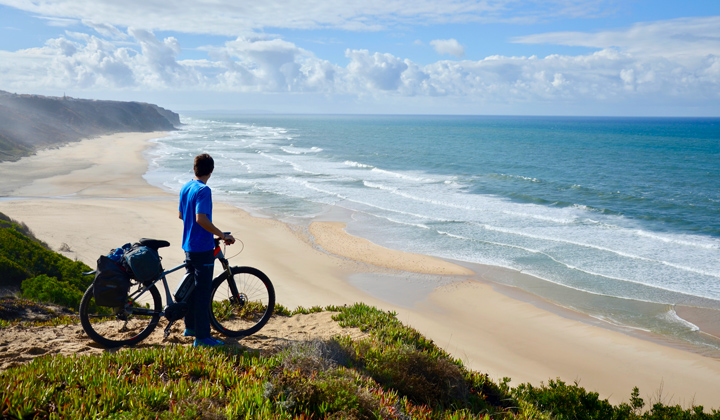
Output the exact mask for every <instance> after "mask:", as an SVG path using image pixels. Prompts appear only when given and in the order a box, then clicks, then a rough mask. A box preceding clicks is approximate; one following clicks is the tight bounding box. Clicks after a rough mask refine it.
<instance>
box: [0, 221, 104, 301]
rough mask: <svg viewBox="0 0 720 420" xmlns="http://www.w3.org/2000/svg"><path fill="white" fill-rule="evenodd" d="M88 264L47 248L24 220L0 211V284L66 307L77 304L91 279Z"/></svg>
mask: <svg viewBox="0 0 720 420" xmlns="http://www.w3.org/2000/svg"><path fill="white" fill-rule="evenodd" d="M90 270H91V268H90V267H88V266H87V265H85V264H83V263H82V262H78V261H72V260H70V259H69V258H67V257H65V256H63V255H61V254H58V253H56V252H53V251H51V250H50V249H48V247H47V245H46V244H44V243H42V242H40V241H38V240H37V239H36V238H35V237H34V236H33V234H32V232H30V230H29V229H28V228H27V226H25V225H24V224H21V223H17V222H15V221H14V220H12V219H10V218H8V217H7V216H5V215H3V214H1V213H0V273H2V279H1V280H0V288H5V289H7V290H10V291H18V290H20V291H21V295H22V296H23V297H26V298H29V299H33V300H37V301H41V302H50V303H56V304H59V305H63V306H67V307H70V308H77V307H78V306H79V305H80V299H81V298H82V295H83V293H84V292H85V290H86V289H87V288H88V286H90V284H91V283H92V281H93V278H92V276H83V275H82V272H83V271H90Z"/></svg>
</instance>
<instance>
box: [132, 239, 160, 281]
mask: <svg viewBox="0 0 720 420" xmlns="http://www.w3.org/2000/svg"><path fill="white" fill-rule="evenodd" d="M123 259H124V260H125V264H126V265H127V267H128V268H129V269H130V275H131V276H132V277H133V278H135V279H136V280H137V281H139V282H141V283H147V282H151V281H153V280H155V279H157V278H158V277H159V276H160V273H162V265H161V264H160V255H159V254H158V252H157V251H156V250H154V249H152V248H150V247H147V246H145V245H140V244H134V245H133V246H132V248H130V250H129V251H127V252H125V254H123Z"/></svg>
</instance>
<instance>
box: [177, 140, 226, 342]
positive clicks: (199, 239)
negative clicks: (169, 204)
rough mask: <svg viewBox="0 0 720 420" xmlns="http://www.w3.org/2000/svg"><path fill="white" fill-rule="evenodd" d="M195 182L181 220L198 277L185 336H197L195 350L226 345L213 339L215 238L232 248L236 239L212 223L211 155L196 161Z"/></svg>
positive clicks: (187, 189)
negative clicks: (199, 347)
mask: <svg viewBox="0 0 720 420" xmlns="http://www.w3.org/2000/svg"><path fill="white" fill-rule="evenodd" d="M193 169H194V171H195V178H194V179H193V180H191V181H189V182H188V183H187V184H185V185H184V186H183V187H182V190H180V219H182V221H183V245H182V248H183V250H184V251H185V259H186V261H187V262H188V268H187V269H188V272H190V271H191V270H192V272H193V273H194V274H195V290H194V291H193V293H192V296H191V297H190V299H189V301H188V305H189V308H188V312H187V314H186V315H185V333H184V335H185V336H190V337H192V336H194V337H195V343H194V346H195V347H198V346H219V345H223V344H224V343H223V342H222V341H220V340H216V339H214V338H212V337H211V336H210V314H209V311H210V292H211V288H212V279H213V268H214V266H215V256H214V255H213V250H214V248H215V241H214V236H213V235H216V236H218V237H220V238H221V239H222V240H223V241H225V243H226V244H228V245H231V244H233V243H234V242H235V238H233V237H232V235H230V234H225V233H223V231H221V230H220V229H218V228H217V227H216V226H215V225H214V224H213V222H212V193H211V191H210V187H208V186H207V181H208V179H210V176H211V175H212V172H213V170H214V169H215V161H214V160H213V158H212V157H210V155H208V154H207V153H204V154H201V155H198V156H196V157H195V163H194V165H193Z"/></svg>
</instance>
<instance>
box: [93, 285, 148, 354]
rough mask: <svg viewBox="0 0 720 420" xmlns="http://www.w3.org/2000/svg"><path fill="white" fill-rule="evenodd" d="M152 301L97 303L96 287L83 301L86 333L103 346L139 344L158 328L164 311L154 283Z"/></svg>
mask: <svg viewBox="0 0 720 420" xmlns="http://www.w3.org/2000/svg"><path fill="white" fill-rule="evenodd" d="M147 291H148V292H149V293H150V296H151V297H152V302H151V303H148V304H146V305H145V307H141V306H139V305H135V306H130V307H128V306H126V307H117V308H111V307H107V306H98V305H96V304H95V297H94V295H93V286H90V287H89V288H88V289H87V291H85V295H83V297H82V300H81V301H80V324H82V327H83V330H85V333H87V335H88V336H89V337H90V338H91V339H92V340H93V341H95V342H96V343H98V344H100V345H102V346H103V347H108V348H112V347H120V346H129V345H133V344H137V343H139V342H140V341H142V340H144V339H145V338H147V336H148V335H150V333H152V332H153V330H154V329H155V327H157V324H158V321H159V320H160V314H161V313H162V298H161V297H160V293H159V292H158V290H157V288H156V287H155V286H154V285H153V286H151V287H150V288H149V289H148V290H147Z"/></svg>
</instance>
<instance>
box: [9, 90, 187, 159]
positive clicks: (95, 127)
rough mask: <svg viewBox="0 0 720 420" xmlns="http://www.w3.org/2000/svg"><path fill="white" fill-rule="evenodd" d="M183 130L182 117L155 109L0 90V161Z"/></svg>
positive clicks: (130, 104) (150, 105)
mask: <svg viewBox="0 0 720 420" xmlns="http://www.w3.org/2000/svg"><path fill="white" fill-rule="evenodd" d="M179 125H180V117H179V116H178V114H176V113H174V112H172V111H169V110H167V109H164V108H161V107H159V106H157V105H153V104H147V103H141V102H119V101H97V100H90V99H75V98H69V97H52V96H40V95H22V94H13V93H9V92H4V91H0V161H2V160H17V159H19V158H21V157H23V156H28V155H31V154H33V153H34V152H35V151H36V150H38V149H42V148H46V147H50V146H54V145H60V144H63V143H67V142H71V141H77V140H80V139H83V138H87V137H94V136H100V135H104V134H112V133H122V132H150V131H169V130H174V129H175V128H176V127H177V126H179Z"/></svg>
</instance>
